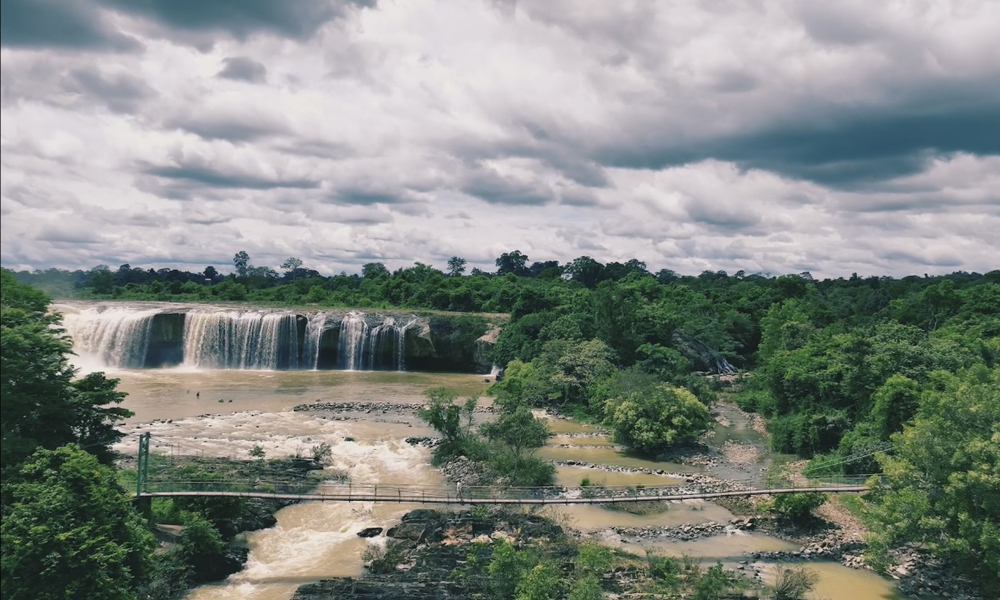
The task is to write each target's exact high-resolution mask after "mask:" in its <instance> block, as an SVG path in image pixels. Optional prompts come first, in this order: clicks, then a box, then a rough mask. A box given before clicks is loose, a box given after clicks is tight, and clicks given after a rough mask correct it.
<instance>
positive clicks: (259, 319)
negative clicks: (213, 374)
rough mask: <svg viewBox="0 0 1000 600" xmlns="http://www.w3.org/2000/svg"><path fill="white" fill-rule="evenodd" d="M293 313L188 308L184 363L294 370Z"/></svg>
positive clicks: (297, 349) (296, 348) (295, 330)
mask: <svg viewBox="0 0 1000 600" xmlns="http://www.w3.org/2000/svg"><path fill="white" fill-rule="evenodd" d="M300 354H301V349H300V347H299V334H298V321H297V319H296V316H295V314H293V313H260V312H253V311H211V312H209V311H192V312H189V313H188V314H187V316H186V318H185V319H184V364H185V365H187V366H190V367H208V368H216V369H298V368H299V362H300Z"/></svg>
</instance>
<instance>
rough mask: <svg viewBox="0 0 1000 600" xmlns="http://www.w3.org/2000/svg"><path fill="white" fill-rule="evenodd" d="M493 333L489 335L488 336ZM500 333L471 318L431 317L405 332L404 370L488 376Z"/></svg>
mask: <svg viewBox="0 0 1000 600" xmlns="http://www.w3.org/2000/svg"><path fill="white" fill-rule="evenodd" d="M493 330H496V333H494V334H492V335H491V332H492V331H493ZM499 332H500V329H499V328H498V327H496V326H491V325H488V324H487V323H486V322H485V321H484V320H477V319H476V318H473V317H431V318H430V319H428V320H426V321H424V320H422V321H421V322H419V323H418V324H416V325H414V326H412V327H410V328H409V329H407V330H406V340H405V356H406V367H407V370H414V371H454V372H472V373H489V372H490V369H491V368H492V366H493V361H492V359H491V358H490V354H491V351H492V347H493V345H494V344H496V338H497V336H498V335H499Z"/></svg>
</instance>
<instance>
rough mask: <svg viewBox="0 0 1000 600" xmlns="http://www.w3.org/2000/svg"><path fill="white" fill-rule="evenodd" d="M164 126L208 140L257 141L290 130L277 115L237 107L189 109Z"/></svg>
mask: <svg viewBox="0 0 1000 600" xmlns="http://www.w3.org/2000/svg"><path fill="white" fill-rule="evenodd" d="M164 126H165V127H167V128H171V129H181V130H184V131H187V132H190V133H193V134H195V135H197V136H200V137H203V138H205V139H206V140H227V141H230V142H253V141H257V140H260V139H262V138H267V137H271V136H276V135H281V134H284V133H288V132H289V128H288V125H287V124H286V123H283V122H281V120H280V119H279V118H277V117H275V116H272V115H266V114H265V115H261V114H255V113H254V112H235V111H216V112H214V113H212V112H208V111H204V112H197V113H188V114H184V115H180V116H176V117H173V118H170V119H167V120H166V121H165V122H164Z"/></svg>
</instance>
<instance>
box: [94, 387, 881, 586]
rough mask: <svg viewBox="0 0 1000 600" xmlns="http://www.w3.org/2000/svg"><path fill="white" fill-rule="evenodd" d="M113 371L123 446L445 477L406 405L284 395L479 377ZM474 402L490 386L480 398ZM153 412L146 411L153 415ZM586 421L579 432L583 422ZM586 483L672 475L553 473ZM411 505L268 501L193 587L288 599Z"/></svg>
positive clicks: (385, 478)
mask: <svg viewBox="0 0 1000 600" xmlns="http://www.w3.org/2000/svg"><path fill="white" fill-rule="evenodd" d="M109 375H111V376H114V377H118V378H120V379H121V385H120V387H121V389H122V390H123V391H125V392H127V393H128V394H129V396H128V398H127V399H126V400H125V402H124V405H125V406H126V407H127V408H129V409H131V410H133V411H134V412H135V416H134V417H133V418H131V419H130V420H129V422H128V424H127V429H128V432H129V435H128V437H126V438H125V439H124V440H123V441H122V442H121V444H120V445H119V446H118V448H119V449H120V450H121V451H123V452H128V453H133V452H134V451H135V449H136V447H137V444H138V442H137V436H138V434H139V433H141V432H145V431H149V432H151V433H152V436H153V437H152V450H153V451H154V452H159V453H165V454H169V453H177V454H201V455H206V456H227V457H232V458H246V457H247V456H248V452H249V450H250V449H251V448H253V447H254V446H255V445H260V446H261V447H263V448H264V451H265V453H266V455H267V456H268V457H279V456H294V455H296V454H306V455H308V453H309V449H310V448H311V447H312V446H314V445H316V444H318V443H320V442H325V443H328V444H330V445H331V447H332V448H333V460H332V463H331V464H330V466H329V467H328V468H329V469H330V470H331V473H332V472H334V471H337V472H346V473H347V474H348V475H349V476H350V478H351V480H352V481H354V482H358V483H379V484H386V483H401V484H421V485H445V484H446V482H445V481H444V478H443V477H442V476H441V474H440V473H439V472H438V471H437V470H436V469H434V468H433V467H431V465H430V459H431V455H430V451H429V450H428V449H427V448H423V447H419V446H411V445H409V444H407V443H405V442H404V439H405V438H406V437H410V436H427V435H432V432H431V431H430V430H429V429H428V428H426V427H425V426H423V425H422V424H420V423H419V422H416V421H415V420H414V419H412V418H401V417H400V416H399V415H393V414H392V413H389V414H381V413H380V412H379V411H375V412H373V413H371V414H370V415H364V419H363V420H351V421H339V420H332V419H326V418H322V417H321V415H317V414H312V413H308V412H293V411H292V410H291V409H292V408H293V407H294V406H295V405H297V404H302V403H309V402H315V401H323V402H382V403H395V404H418V403H422V402H423V401H424V399H425V398H424V395H423V392H424V391H425V390H426V389H428V388H432V387H439V386H443V387H447V388H450V389H452V390H454V391H456V392H458V393H459V394H460V395H462V396H463V397H465V396H468V395H471V394H480V395H482V396H484V395H485V394H484V392H485V390H486V388H487V387H488V385H489V384H488V383H487V382H485V381H484V378H483V376H481V375H464V374H463V375H456V374H437V373H433V374H431V373H406V372H344V371H285V372H271V371H235V370H217V371H198V370H184V369H163V370H123V371H118V372H113V373H109ZM484 402H488V399H485V398H484ZM154 421H155V422H154ZM550 426H551V429H552V431H553V433H554V434H555V436H554V437H553V438H552V439H551V442H550V445H549V446H546V447H545V448H542V449H541V450H540V451H539V452H538V455H539V456H542V457H544V458H547V459H551V460H574V461H580V462H586V463H593V464H596V465H607V466H611V467H632V468H642V469H653V470H658V469H659V470H664V471H668V472H673V473H692V472H698V471H699V469H698V468H695V467H690V466H685V465H678V464H674V463H665V462H656V461H649V460H646V459H643V458H640V457H636V456H632V455H629V454H627V453H625V452H624V451H622V450H621V449H620V448H618V447H617V446H615V445H614V444H613V443H612V442H611V440H609V439H608V438H607V437H604V436H602V432H601V431H600V429H599V428H597V427H593V426H589V425H582V424H578V423H573V422H570V421H565V420H558V419H552V420H550ZM580 434H584V435H580ZM717 434H718V435H719V436H720V437H724V438H725V439H739V440H742V439H746V438H747V436H748V433H747V431H746V428H745V424H741V423H734V424H733V425H732V426H731V427H729V428H726V427H721V428H717ZM584 478H587V479H589V480H590V483H591V484H592V485H603V486H635V485H645V486H652V485H671V484H674V483H677V479H675V478H672V477H668V476H663V475H656V474H646V473H635V472H615V471H608V470H601V469H592V468H586V467H580V466H560V467H559V468H558V469H557V483H558V484H559V485H565V486H578V485H580V483H581V481H582V480H583V479H584ZM413 508H416V506H409V505H399V504H378V505H376V504H372V503H352V504H335V503H322V502H304V503H301V504H297V505H295V506H291V507H288V508H285V509H283V510H281V511H279V512H278V513H277V515H276V516H277V520H278V523H277V525H276V526H275V527H273V528H271V529H267V530H263V531H258V532H253V533H250V534H247V535H246V543H247V544H248V546H249V548H250V556H249V560H248V562H247V565H246V568H245V569H244V570H243V571H241V572H239V573H237V574H235V575H233V576H231V577H230V578H229V579H227V580H226V581H224V582H221V583H218V584H213V585H206V586H202V587H199V588H197V589H195V590H193V591H192V592H190V593H189V595H188V596H187V598H189V599H190V600H222V599H225V600H236V599H251V600H288V599H289V598H291V596H292V594H293V593H294V591H295V589H296V588H297V587H298V586H299V585H301V584H303V583H306V582H310V581H315V580H317V579H321V578H324V577H332V576H341V575H357V574H359V573H361V570H362V558H361V557H362V554H363V553H364V551H365V549H366V548H367V547H368V545H369V544H378V543H382V542H384V538H372V539H371V540H367V539H361V538H358V537H357V535H356V534H357V532H358V531H360V530H361V529H363V528H365V527H371V526H379V527H388V526H391V525H393V524H394V523H395V522H397V521H398V520H399V518H400V517H401V516H402V515H403V514H404V513H406V512H407V511H409V510H412V509H413ZM548 512H549V514H551V515H552V516H553V518H556V519H557V520H559V521H560V522H562V523H565V524H567V525H570V526H572V527H575V528H577V529H579V530H581V531H584V532H589V533H590V534H593V535H597V536H601V535H602V534H601V532H607V530H608V528H609V527H612V526H616V525H618V526H632V527H640V526H675V525H682V524H687V523H692V524H693V523H702V522H706V521H725V520H727V519H730V518H732V515H731V514H730V513H729V511H727V510H726V509H724V508H722V507H720V506H718V505H716V504H712V503H710V502H704V501H689V502H677V503H669V504H668V505H667V509H666V510H664V511H661V512H657V513H656V514H648V515H636V514H631V513H628V512H624V511H619V510H607V509H604V508H601V507H596V506H586V505H580V506H563V507H558V509H550V510H549V511H548ZM605 539H607V541H609V543H615V544H618V545H621V546H623V547H625V548H628V549H629V550H632V551H637V552H642V551H644V550H645V548H647V547H649V548H653V549H655V550H658V551H660V552H663V553H666V554H670V555H675V556H680V555H689V556H695V557H703V558H705V559H708V560H712V561H714V560H716V559H719V560H723V561H724V562H727V563H734V562H735V561H738V560H739V556H740V555H741V554H742V553H744V552H755V551H769V550H784V549H789V545H788V544H787V543H785V542H782V541H780V540H777V539H775V538H771V537H768V536H764V535H757V534H752V535H746V534H740V535H723V536H716V537H712V538H707V539H701V540H695V541H691V542H673V541H650V542H643V543H641V544H639V543H634V542H630V543H621V542H618V541H615V540H613V539H609V538H607V536H605ZM808 566H809V568H810V569H813V570H815V571H816V572H817V573H819V575H820V578H821V579H820V584H819V586H818V588H817V590H816V592H814V594H813V596H812V597H813V598H815V599H820V598H825V599H828V600H868V599H872V600H878V599H890V598H897V597H898V596H895V595H894V594H895V592H894V586H893V584H892V582H891V581H888V580H886V579H883V578H881V577H878V576H875V575H873V574H871V573H867V572H862V571H857V570H853V569H848V568H847V567H843V566H841V565H839V564H834V563H810V564H809V565H808Z"/></svg>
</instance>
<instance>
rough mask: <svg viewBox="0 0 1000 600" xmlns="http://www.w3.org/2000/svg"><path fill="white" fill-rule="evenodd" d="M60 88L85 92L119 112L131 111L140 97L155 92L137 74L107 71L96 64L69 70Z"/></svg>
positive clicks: (148, 96)
mask: <svg viewBox="0 0 1000 600" xmlns="http://www.w3.org/2000/svg"><path fill="white" fill-rule="evenodd" d="M63 89H65V90H66V91H71V92H76V93H80V94H83V95H85V96H88V97H90V98H92V99H94V100H97V101H99V102H102V103H104V104H105V105H107V107H108V108H109V109H111V110H113V111H115V112H119V113H134V112H136V110H137V109H138V107H139V105H140V104H141V103H142V101H143V100H146V99H148V98H151V97H152V96H154V95H155V92H154V90H153V89H152V88H151V87H149V85H147V84H146V82H145V81H144V80H143V79H141V78H139V77H136V76H134V75H129V74H127V73H118V74H113V75H109V74H105V73H102V72H101V71H100V70H98V69H97V68H95V67H83V68H79V69H74V70H72V71H70V72H69V74H68V75H67V77H66V80H65V81H64V83H63Z"/></svg>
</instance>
